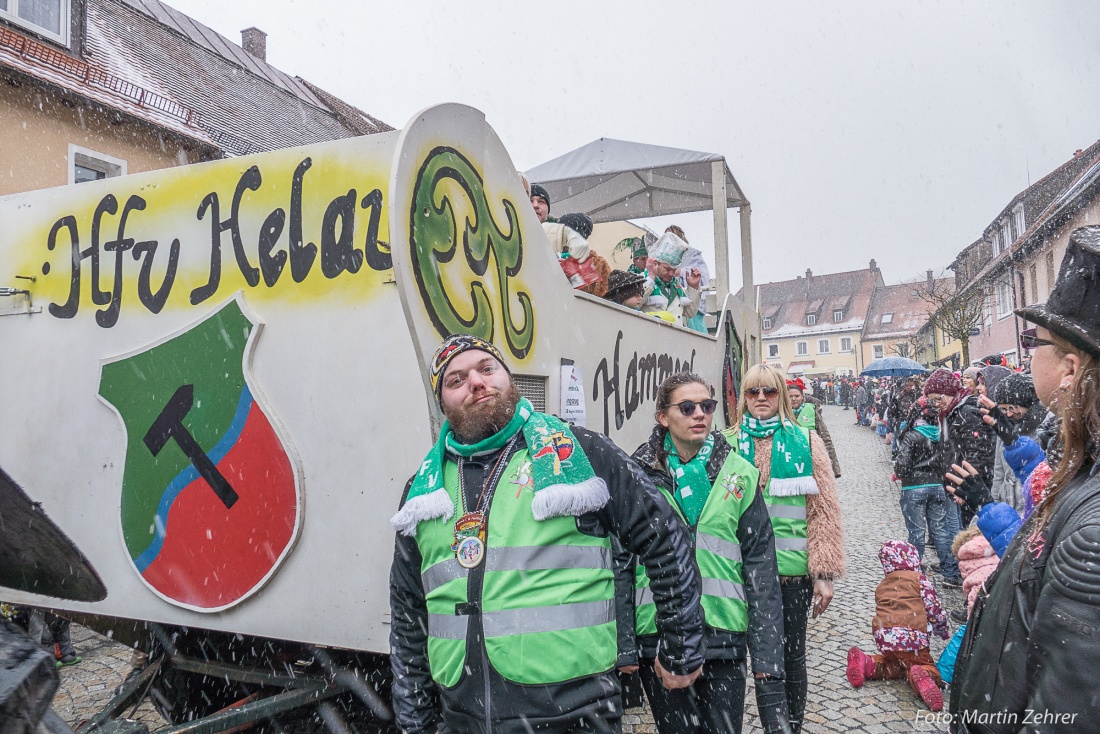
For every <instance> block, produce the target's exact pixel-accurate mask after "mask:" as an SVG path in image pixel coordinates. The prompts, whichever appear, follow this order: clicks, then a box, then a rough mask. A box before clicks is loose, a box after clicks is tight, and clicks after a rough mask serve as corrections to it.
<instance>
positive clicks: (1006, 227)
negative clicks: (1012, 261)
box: [1001, 219, 1016, 251]
mask: <svg viewBox="0 0 1100 734" xmlns="http://www.w3.org/2000/svg"><path fill="white" fill-rule="evenodd" d="M1015 241H1016V235H1015V234H1013V232H1012V220H1011V219H1006V220H1004V222H1002V223H1001V247H1002V248H1004V249H1005V250H1006V251H1007V250H1008V248H1009V247H1011V246H1012V243H1013V242H1015Z"/></svg>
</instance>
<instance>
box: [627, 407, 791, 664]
mask: <svg viewBox="0 0 1100 734" xmlns="http://www.w3.org/2000/svg"><path fill="white" fill-rule="evenodd" d="M712 435H713V436H714V452H713V453H712V454H711V456H710V460H709V461H708V462H707V477H708V478H709V479H710V481H711V483H712V484H713V483H714V481H715V479H717V478H718V472H719V471H721V469H722V465H723V464H724V463H726V458H727V457H728V456H729V453H730V451H732V450H733V447H732V446H730V444H729V442H728V441H726V437H725V436H723V435H722V434H721V433H719V432H717V431H715V432H714V433H713V434H712ZM663 442H664V430H663V429H660V428H657V429H654V432H653V435H652V436H650V439H649V441H647V442H646V443H643V444H642V445H641V446H639V447H638V449H637V450H636V451H635V452H634V454H633V455H632V457H631V458H633V459H634V460H635V461H636V462H638V464H639V465H641V467H642V468H643V469H645V472H646V474H648V475H649V478H650V479H652V480H653V483H654V484H657V485H659V486H661V487H664V488H665V490H667V491H668V492H669V494H674V493H675V491H676V488H675V486H673V482H672V477H670V476H669V474H668V470H667V469H666V468H665V466H664V462H663V461H659V460H658V458H657V457H658V449H659V448H660V447H661V445H662V443H663ZM691 537H692V544H693V545H694V537H695V533H694V528H692V533H691ZM737 542H738V543H740V544H741V557H742V576H743V577H744V588H745V599H746V601H747V602H748V607H749V629H748V634H747V635H746V634H743V633H738V632H729V631H726V630H717V629H714V628H713V627H711V626H710V625H707V628H706V642H707V653H706V657H707V659H708V660H744V659H745V638H746V636H747V637H748V644H749V649H750V650H752V668H753V672H754V673H764V674H766V675H770V676H772V677H773V678H782V677H783V676H784V667H783V596H782V592H781V590H780V587H779V570H778V567H777V566H776V557H775V535H774V534H773V532H772V524H771V518H770V517H769V515H768V506H767V505H766V504H765V503H764V496H763V495H762V494H761V493H760V492H757V493H756V496H755V497H754V498H753V501H752V503H751V504H750V505H749V507H748V508H747V509H746V510H745V512H744V514H743V515H741V519H740V521H739V522H738V524H737ZM627 565H628V569H627V570H626V574H627V575H628V577H629V579H630V581H631V586H633V581H634V563H633V562H632V561H631V562H630V563H628V564H627ZM621 605H622V602H620V608H622V606H621ZM626 606H628V607H629V616H630V619H631V621H633V618H634V595H633V593H631V594H630V596H629V597H628V600H627V602H626ZM631 629H633V624H631ZM657 641H658V636H657V635H643V636H641V637H639V638H638V647H639V649H640V653H641V657H643V658H646V659H652V658H653V656H654V653H655V652H656V649H657ZM705 674H706V672H705V671H704V675H705Z"/></svg>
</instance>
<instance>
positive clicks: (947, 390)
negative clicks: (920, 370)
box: [924, 367, 962, 397]
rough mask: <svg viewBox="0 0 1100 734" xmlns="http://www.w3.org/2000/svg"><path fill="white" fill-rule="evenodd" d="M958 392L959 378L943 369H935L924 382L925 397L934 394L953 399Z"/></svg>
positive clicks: (960, 388)
mask: <svg viewBox="0 0 1100 734" xmlns="http://www.w3.org/2000/svg"><path fill="white" fill-rule="evenodd" d="M960 392H962V384H961V383H960V382H959V378H958V377H955V373H953V372H951V371H950V370H948V369H946V368H944V367H940V368H939V369H937V370H936V371H935V372H933V373H932V374H931V376H929V378H928V379H927V380H925V382H924V394H925V395H932V394H933V393H935V394H936V395H950V396H951V397H955V396H957V395H958V394H959V393H960Z"/></svg>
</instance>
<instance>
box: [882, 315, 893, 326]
mask: <svg viewBox="0 0 1100 734" xmlns="http://www.w3.org/2000/svg"><path fill="white" fill-rule="evenodd" d="M893 322H894V314H892V313H884V314H883V315H882V318H881V319H880V320H879V323H880V324H892V323H893Z"/></svg>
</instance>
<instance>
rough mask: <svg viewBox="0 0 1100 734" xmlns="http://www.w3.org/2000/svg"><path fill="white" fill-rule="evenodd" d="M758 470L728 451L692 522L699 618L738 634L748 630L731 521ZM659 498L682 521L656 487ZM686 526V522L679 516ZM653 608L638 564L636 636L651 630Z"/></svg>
mask: <svg viewBox="0 0 1100 734" xmlns="http://www.w3.org/2000/svg"><path fill="white" fill-rule="evenodd" d="M759 481H760V473H759V472H758V471H757V470H756V467H754V466H753V465H752V464H750V463H749V462H748V461H746V460H745V459H744V457H742V456H741V455H740V454H739V453H737V450H736V449H732V450H731V451H730V453H729V456H727V457H726V461H725V462H724V463H723V464H722V469H721V470H720V471H719V472H718V478H717V479H716V480H715V481H714V484H713V485H712V486H711V490H710V495H709V496H708V497H707V501H706V504H704V505H703V511H702V513H700V515H699V522H698V524H697V525H696V526H695V527H694V528H693V529H692V530H693V533H694V540H695V563H696V566H697V568H698V570H699V576H700V578H701V580H702V586H703V588H702V603H703V616H704V618H705V620H706V623H707V624H708V625H710V626H711V627H714V628H715V629H721V630H729V631H731V632H744V631H745V630H747V629H748V628H749V615H748V607H747V606H746V605H745V589H744V586H742V583H743V581H744V576H743V574H742V572H741V544H740V543H738V542H737V525H738V523H739V522H740V520H741V515H742V514H744V512H745V510H746V509H748V507H749V505H750V504H752V499H753V497H755V496H756V485H757V483H758V482H759ZM658 487H659V489H660V490H661V492H662V493H663V494H664V495H665V499H667V500H668V503H669V504H670V505H672V507H673V508H674V509H675V510H676V512H677V513H678V514H679V515H680V519H681V520H684V516H683V513H682V512H681V511H680V506H679V504H678V503H677V502H676V500H675V499H674V498H673V496H672V495H671V494H669V492H668V490H667V489H665V488H664V487H660V485H658ZM684 523H685V524H687V521H686V520H684ZM656 618H657V607H656V605H655V604H654V602H653V591H652V590H651V589H650V587H649V576H647V575H646V572H645V567H644V566H642V565H641V564H638V566H637V567H636V569H635V617H634V619H635V630H636V631H637V633H638V634H639V635H653V634H656V633H657V619H656Z"/></svg>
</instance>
